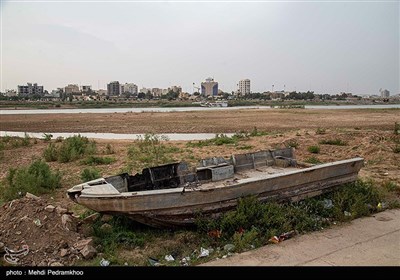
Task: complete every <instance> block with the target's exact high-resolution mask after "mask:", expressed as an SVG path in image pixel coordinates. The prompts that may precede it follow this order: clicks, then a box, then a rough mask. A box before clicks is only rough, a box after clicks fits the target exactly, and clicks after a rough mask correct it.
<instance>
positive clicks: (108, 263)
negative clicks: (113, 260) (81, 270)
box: [100, 258, 110, 266]
mask: <svg viewBox="0 0 400 280" xmlns="http://www.w3.org/2000/svg"><path fill="white" fill-rule="evenodd" d="M100 265H101V266H109V265H110V262H109V261H107V260H106V259H104V258H103V259H101V261H100Z"/></svg>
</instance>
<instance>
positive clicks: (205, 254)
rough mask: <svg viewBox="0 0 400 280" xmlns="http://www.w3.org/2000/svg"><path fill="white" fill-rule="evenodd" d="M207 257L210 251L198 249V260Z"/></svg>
mask: <svg viewBox="0 0 400 280" xmlns="http://www.w3.org/2000/svg"><path fill="white" fill-rule="evenodd" d="M209 255H210V251H208V250H207V249H204V248H203V247H201V248H200V255H199V256H198V258H204V257H208V256H209Z"/></svg>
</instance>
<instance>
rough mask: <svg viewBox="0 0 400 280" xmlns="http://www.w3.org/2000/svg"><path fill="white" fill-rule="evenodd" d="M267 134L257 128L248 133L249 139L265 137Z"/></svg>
mask: <svg viewBox="0 0 400 280" xmlns="http://www.w3.org/2000/svg"><path fill="white" fill-rule="evenodd" d="M267 134H268V133H267V132H265V131H259V130H258V129H257V127H254V128H253V130H252V131H250V133H249V136H250V137H257V136H264V135H267Z"/></svg>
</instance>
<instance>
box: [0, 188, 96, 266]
mask: <svg viewBox="0 0 400 280" xmlns="http://www.w3.org/2000/svg"><path fill="white" fill-rule="evenodd" d="M0 225H1V227H0V245H1V246H0V247H1V248H0V257H1V258H2V260H1V261H0V263H4V265H18V266H63V265H74V264H77V261H79V260H80V259H83V258H84V259H90V258H93V257H95V256H96V254H97V251H96V249H95V248H94V245H93V240H92V239H91V238H84V236H83V235H82V234H81V233H79V232H78V229H79V226H80V222H79V219H78V217H75V216H73V215H72V213H71V212H69V211H68V209H66V208H64V207H62V206H60V205H52V203H49V202H48V201H47V200H45V199H43V198H38V197H34V196H30V195H27V196H26V197H24V198H21V199H16V200H13V201H11V202H8V203H6V204H4V205H3V206H2V207H1V209H0Z"/></svg>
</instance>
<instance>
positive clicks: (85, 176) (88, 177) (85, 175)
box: [81, 168, 101, 182]
mask: <svg viewBox="0 0 400 280" xmlns="http://www.w3.org/2000/svg"><path fill="white" fill-rule="evenodd" d="M98 178H101V174H100V171H99V170H97V169H95V168H85V169H83V171H82V173H81V180H82V182H87V181H92V180H94V179H98Z"/></svg>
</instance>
